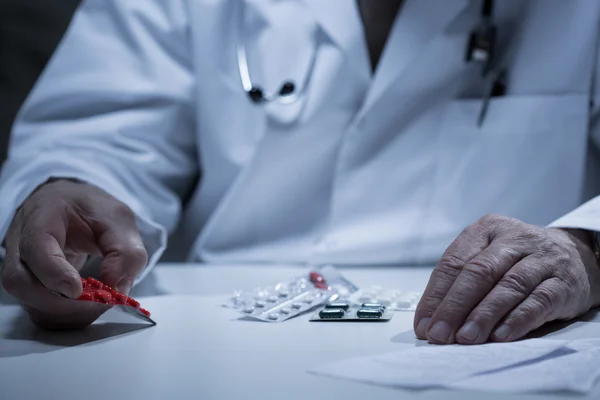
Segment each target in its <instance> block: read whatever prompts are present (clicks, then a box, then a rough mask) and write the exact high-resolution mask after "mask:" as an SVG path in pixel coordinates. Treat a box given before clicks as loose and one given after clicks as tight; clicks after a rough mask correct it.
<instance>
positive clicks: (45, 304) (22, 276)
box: [2, 241, 109, 329]
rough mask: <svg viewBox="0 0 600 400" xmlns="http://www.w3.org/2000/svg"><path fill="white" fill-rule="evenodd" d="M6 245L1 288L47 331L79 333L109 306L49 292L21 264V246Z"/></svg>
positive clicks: (14, 244)
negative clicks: (19, 249) (78, 330)
mask: <svg viewBox="0 0 600 400" xmlns="http://www.w3.org/2000/svg"><path fill="white" fill-rule="evenodd" d="M8 243H11V242H9V241H7V256H6V259H5V263H4V266H3V268H2V285H3V286H4V288H5V289H6V291H7V292H8V293H10V294H12V295H13V296H15V297H16V298H17V299H19V300H20V301H21V302H22V303H23V305H24V308H25V310H26V311H27V312H28V313H29V314H30V316H31V319H32V321H33V322H34V323H36V324H37V325H38V326H40V327H42V328H45V329H77V328H83V327H86V326H88V325H89V324H91V323H92V322H93V321H95V320H96V319H97V318H98V317H99V316H100V315H102V313H104V312H105V311H106V310H108V308H109V307H108V306H106V305H103V304H98V303H93V302H88V301H73V300H68V299H65V298H63V297H60V296H58V295H56V294H54V293H52V292H50V291H49V290H48V289H47V288H46V287H44V286H43V285H42V283H41V282H40V281H39V280H38V279H37V278H36V276H35V275H34V274H33V273H32V272H31V271H29V270H28V269H27V268H26V267H25V266H24V265H23V264H22V263H21V262H20V261H19V259H20V255H19V252H18V244H16V243H11V245H10V246H9V245H8Z"/></svg>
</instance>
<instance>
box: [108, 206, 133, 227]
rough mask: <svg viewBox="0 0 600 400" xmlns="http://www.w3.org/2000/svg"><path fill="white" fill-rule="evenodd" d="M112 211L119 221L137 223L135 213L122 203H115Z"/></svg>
mask: <svg viewBox="0 0 600 400" xmlns="http://www.w3.org/2000/svg"><path fill="white" fill-rule="evenodd" d="M112 211H113V215H114V216H115V218H118V219H119V220H124V221H126V222H132V221H135V215H134V214H133V211H132V210H131V208H129V206H127V205H126V204H125V203H122V202H120V201H117V202H115V204H114V206H113V210H112Z"/></svg>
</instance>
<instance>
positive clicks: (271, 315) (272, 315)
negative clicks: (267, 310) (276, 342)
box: [269, 313, 279, 320]
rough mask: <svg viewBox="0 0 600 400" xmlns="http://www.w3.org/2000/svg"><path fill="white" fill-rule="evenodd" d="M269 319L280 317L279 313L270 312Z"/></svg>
mask: <svg viewBox="0 0 600 400" xmlns="http://www.w3.org/2000/svg"><path fill="white" fill-rule="evenodd" d="M269 319H271V320H276V319H279V314H277V313H271V314H269Z"/></svg>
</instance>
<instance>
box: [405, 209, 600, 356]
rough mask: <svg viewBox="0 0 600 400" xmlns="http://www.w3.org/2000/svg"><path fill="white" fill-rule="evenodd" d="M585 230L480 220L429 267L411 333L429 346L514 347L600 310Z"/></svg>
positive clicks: (599, 274) (597, 274)
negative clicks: (546, 327)
mask: <svg viewBox="0 0 600 400" xmlns="http://www.w3.org/2000/svg"><path fill="white" fill-rule="evenodd" d="M590 245H591V235H590V234H589V233H587V232H585V231H575V230H573V231H571V230H562V229H553V228H541V227H538V226H533V225H528V224H525V223H523V222H521V221H519V220H516V219H511V218H506V217H499V216H485V217H483V218H482V219H480V220H479V221H478V222H476V223H475V224H473V225H471V226H469V227H468V228H466V229H465V230H464V231H463V232H462V233H461V234H460V235H459V236H458V238H457V239H456V240H455V241H454V242H453V243H452V244H451V245H450V246H449V247H448V249H447V250H446V252H445V253H444V255H443V256H442V258H441V259H440V261H439V262H438V264H437V266H436V267H435V269H434V271H433V273H432V275H431V277H430V279H429V283H428V285H427V288H426V289H425V292H424V294H423V297H422V298H421V301H420V302H419V305H418V306H417V310H416V313H415V321H414V329H415V333H416V335H417V337H418V338H420V339H427V340H428V341H429V342H431V343H437V344H446V343H461V344H478V343H483V342H486V341H488V340H492V341H501V342H505V341H513V340H517V339H520V338H522V337H523V336H525V335H526V334H527V333H529V332H530V331H532V330H534V329H536V328H538V327H540V326H541V325H543V324H544V323H546V322H549V321H552V320H567V319H571V318H574V317H577V316H578V315H581V314H583V313H585V312H586V311H588V310H589V309H590V308H592V307H595V306H598V305H599V304H600V267H599V266H598V264H597V261H596V259H595V256H594V254H593V251H592V250H591V248H590Z"/></svg>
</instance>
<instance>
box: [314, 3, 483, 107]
mask: <svg viewBox="0 0 600 400" xmlns="http://www.w3.org/2000/svg"><path fill="white" fill-rule="evenodd" d="M326 2H327V1H323V3H326ZM472 3H473V2H472V1H471V2H470V1H469V0H444V1H439V0H405V2H404V5H403V7H402V9H401V11H400V13H399V15H398V18H397V19H396V22H395V23H394V26H393V27H392V31H391V32H390V36H389V38H388V41H387V44H386V47H385V49H384V51H383V54H382V55H381V59H380V60H379V65H378V67H377V70H376V71H375V77H374V81H373V84H372V86H371V88H370V90H369V92H368V94H367V98H366V100H365V103H364V104H363V108H362V112H361V115H364V114H365V113H366V112H367V111H368V110H369V109H370V108H371V107H372V106H373V104H374V103H375V102H376V101H377V100H378V99H379V98H380V97H381V96H382V95H383V94H384V92H385V91H386V89H387V88H388V87H389V86H390V85H392V84H393V83H394V81H395V80H396V79H398V78H399V77H400V76H401V75H402V73H403V72H405V71H406V70H407V69H408V67H409V66H411V65H412V64H413V63H415V62H417V61H418V60H419V56H420V55H421V54H423V52H424V50H425V48H426V47H427V45H428V44H429V43H430V42H431V41H432V39H434V38H435V37H436V36H438V35H441V34H449V32H448V28H449V27H451V26H453V25H455V24H456V23H457V22H459V21H460V20H461V19H462V18H461V16H462V15H463V14H464V13H466V12H467V11H468V9H469V8H470V7H469V4H472ZM466 40H467V39H466V38H465V43H466ZM432 73H435V71H432Z"/></svg>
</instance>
